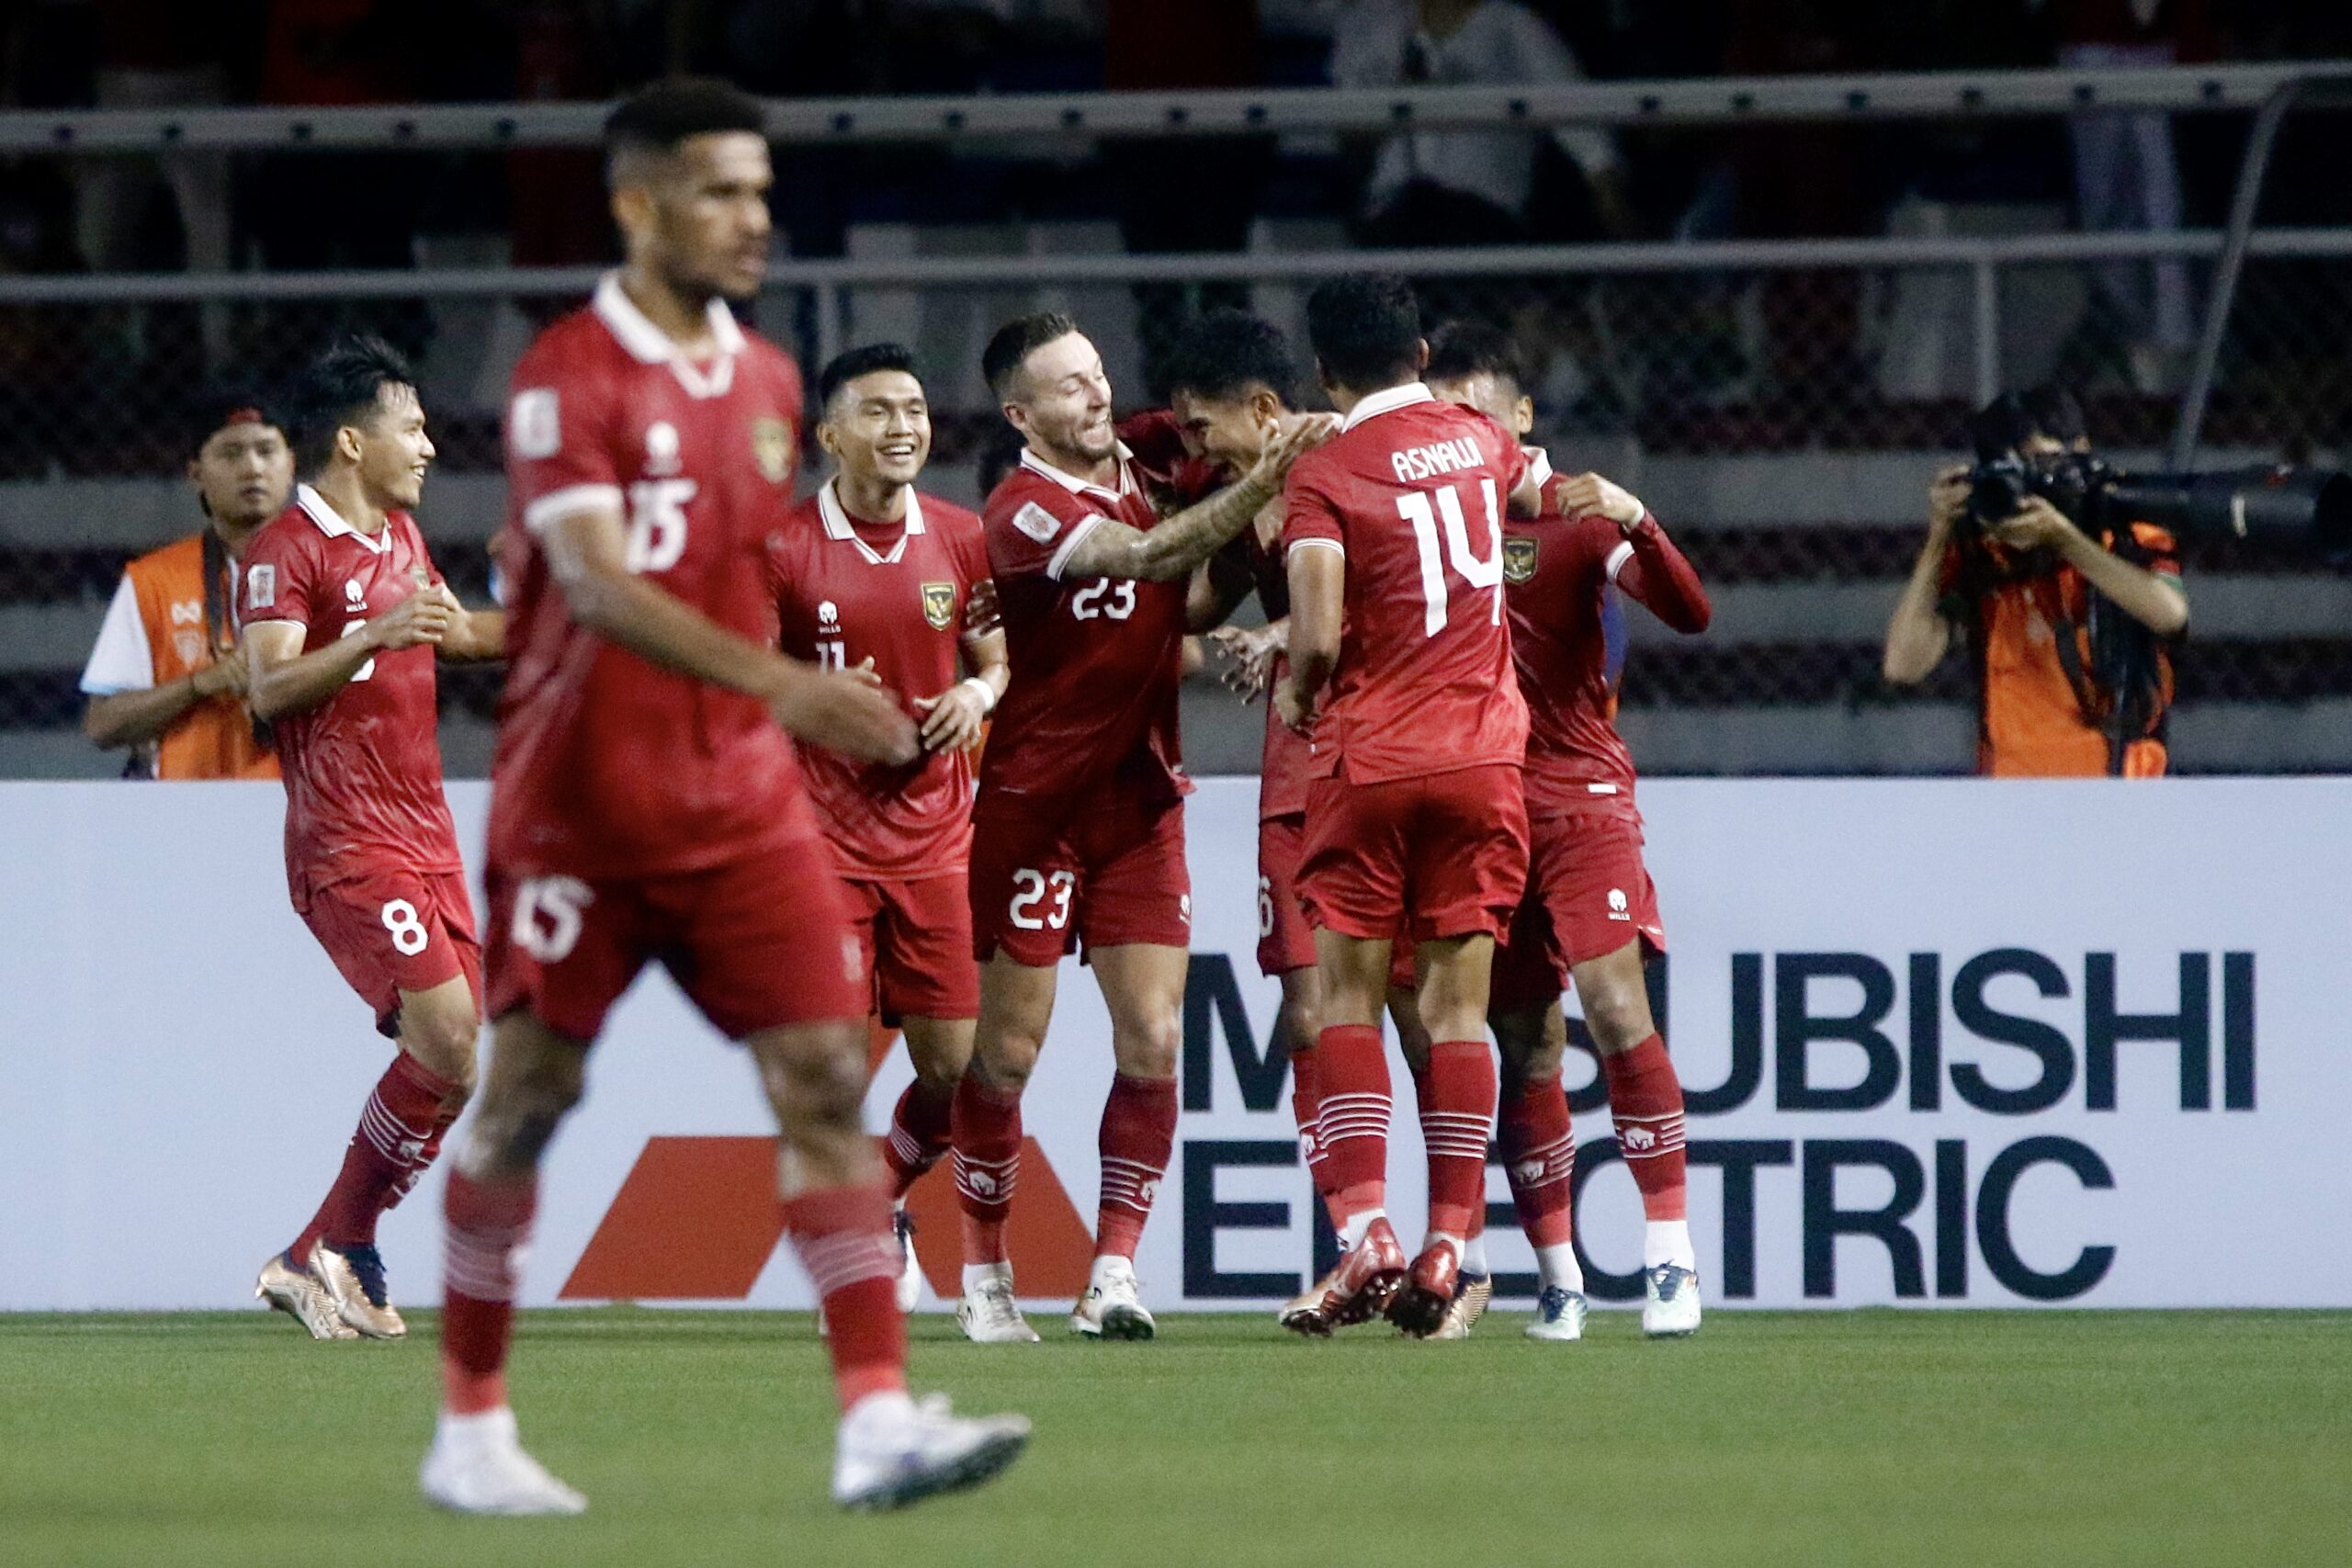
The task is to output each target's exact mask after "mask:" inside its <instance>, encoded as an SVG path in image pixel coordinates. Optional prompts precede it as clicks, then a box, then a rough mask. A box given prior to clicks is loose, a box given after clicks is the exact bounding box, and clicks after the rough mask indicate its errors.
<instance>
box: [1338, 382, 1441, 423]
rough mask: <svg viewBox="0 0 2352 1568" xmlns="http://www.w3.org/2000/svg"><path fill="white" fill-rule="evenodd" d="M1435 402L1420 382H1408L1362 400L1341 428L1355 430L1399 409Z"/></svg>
mask: <svg viewBox="0 0 2352 1568" xmlns="http://www.w3.org/2000/svg"><path fill="white" fill-rule="evenodd" d="M1435 401H1437V397H1436V395H1435V394H1434V393H1432V392H1431V391H1430V389H1428V388H1427V387H1425V386H1423V385H1422V384H1421V383H1420V382H1419V381H1408V382H1406V383H1405V384H1404V385H1403V386H1401V387H1386V388H1383V389H1381V390H1379V391H1377V392H1374V393H1373V394H1372V395H1371V396H1370V397H1367V398H1364V399H1363V400H1360V401H1358V402H1357V404H1356V406H1355V407H1353V408H1351V409H1350V410H1349V411H1348V417H1347V418H1345V419H1343V420H1341V421H1340V429H1341V430H1343V431H1347V430H1353V429H1354V428H1355V427H1356V426H1357V425H1359V424H1362V423H1363V422H1364V421H1365V420H1368V419H1377V418H1379V417H1380V416H1381V415H1382V414H1385V413H1393V412H1396V411H1397V410H1398V409H1405V408H1410V407H1412V406H1413V405H1414V404H1415V403H1433V402H1435Z"/></svg>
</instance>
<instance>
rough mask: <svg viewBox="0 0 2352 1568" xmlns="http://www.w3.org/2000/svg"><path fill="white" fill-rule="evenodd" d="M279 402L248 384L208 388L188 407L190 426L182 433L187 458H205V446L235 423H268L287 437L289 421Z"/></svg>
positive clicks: (223, 382)
mask: <svg viewBox="0 0 2352 1568" xmlns="http://www.w3.org/2000/svg"><path fill="white" fill-rule="evenodd" d="M277 402H278V400H277V399H276V398H274V397H272V396H271V395H270V394H269V393H268V392H267V391H266V389H263V388H261V387H259V386H256V385H254V384H252V383H250V382H246V381H242V380H221V381H214V382H212V383H210V384H209V385H207V386H206V387H205V388H204V389H202V390H201V391H199V392H198V393H197V394H196V397H195V398H194V400H191V401H190V402H189V404H188V406H187V424H186V425H185V426H184V427H183V431H182V434H183V435H184V437H185V439H186V442H187V455H188V456H189V457H200V456H202V455H203V452H204V446H205V443H207V442H209V441H210V440H211V439H212V438H213V437H214V436H216V435H218V434H220V433H221V432H222V431H224V430H226V429H228V428H229V426H231V425H232V424H266V425H268V426H270V427H271V428H272V429H275V430H277V432H278V433H279V434H284V433H285V430H286V421H285V417H284V414H283V413H282V412H281V411H280V410H279V408H278V406H277Z"/></svg>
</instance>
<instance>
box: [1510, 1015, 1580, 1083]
mask: <svg viewBox="0 0 2352 1568" xmlns="http://www.w3.org/2000/svg"><path fill="white" fill-rule="evenodd" d="M1553 1011H1555V1009H1550V1008H1546V1009H1540V1010H1527V1009H1521V1010H1512V1011H1510V1012H1498V1013H1496V1014H1495V1015H1494V1016H1493V1019H1492V1023H1493V1025H1494V1031H1495V1044H1496V1046H1497V1047H1498V1049H1499V1051H1500V1053H1501V1056H1502V1077H1503V1086H1504V1088H1505V1089H1515V1088H1516V1087H1518V1086H1519V1085H1521V1084H1523V1083H1527V1082H1529V1081H1531V1080H1533V1079H1540V1078H1547V1077H1554V1076H1555V1075H1556V1074H1557V1073H1558V1072H1559V1070H1560V1059H1561V1053H1562V1051H1563V1050H1564V1048H1565V1047H1566V1043H1567V1039H1566V1035H1565V1034H1564V1033H1561V1032H1557V1031H1555V1030H1552V1029H1548V1028H1546V1027H1545V1025H1546V1024H1547V1023H1548V1022H1549V1021H1550V1019H1549V1014H1550V1013H1552V1012H1553Z"/></svg>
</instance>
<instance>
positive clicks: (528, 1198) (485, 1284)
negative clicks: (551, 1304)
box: [441, 1170, 539, 1416]
mask: <svg viewBox="0 0 2352 1568" xmlns="http://www.w3.org/2000/svg"><path fill="white" fill-rule="evenodd" d="M538 1192H539V1187H538V1179H537V1177H526V1178H525V1179H522V1180H520V1181H476V1180H474V1179H472V1178H471V1177H469V1176H468V1175H467V1174H466V1173H465V1172H464V1171H462V1170H453V1171H451V1172H450V1173H449V1184H448V1186H447V1189H446V1190H444V1191H443V1193H442V1197H441V1213H442V1217H443V1220H444V1221H445V1223H446V1227H447V1240H446V1243H445V1245H444V1247H443V1249H442V1255H441V1283H442V1312H441V1387H442V1395H443V1400H444V1402H445V1404H447V1408H448V1410H449V1412H450V1413H451V1414H452V1415H457V1416H478V1415H480V1414H481V1412H483V1411H485V1410H496V1409H498V1408H499V1407H500V1406H501V1405H503V1404H505V1403H506V1346H507V1341H508V1339H509V1338H510V1337H511V1336H512V1335H513V1333H514V1327H515V1292H516V1290H517V1289H518V1288H519V1287H520V1284H521V1281H520V1280H519V1279H518V1277H517V1276H516V1273H515V1252H516V1250H517V1249H518V1248H520V1247H522V1246H523V1244H524V1243H525V1242H526V1241H527V1240H529V1239H530V1235H531V1214H532V1212H533V1210H534V1209H536V1208H537V1205H538Z"/></svg>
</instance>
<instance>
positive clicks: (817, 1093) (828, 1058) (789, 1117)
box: [757, 1033, 865, 1127]
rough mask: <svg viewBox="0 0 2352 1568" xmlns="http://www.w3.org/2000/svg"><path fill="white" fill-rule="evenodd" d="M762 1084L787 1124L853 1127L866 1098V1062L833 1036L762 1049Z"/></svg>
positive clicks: (777, 1116) (847, 1045) (776, 1044)
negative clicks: (846, 1124) (851, 1125)
mask: <svg viewBox="0 0 2352 1568" xmlns="http://www.w3.org/2000/svg"><path fill="white" fill-rule="evenodd" d="M757 1055H758V1057H759V1063H760V1080H761V1082H762V1084H763V1086H764V1087H765V1088H766V1089H767V1095H768V1101H769V1103H770V1104H771V1105H772V1106H774V1108H775V1114H776V1119H777V1120H778V1121H779V1122H783V1123H784V1124H785V1125H786V1126H787V1127H790V1126H795V1125H799V1126H831V1125H839V1124H842V1123H853V1124H854V1122H856V1121H857V1118H858V1110H859V1107H860V1105H861V1104H862V1103H863V1101H864V1100H865V1058H864V1057H863V1055H861V1054H860V1053H859V1052H858V1050H857V1049H856V1048H855V1046H854V1044H853V1043H849V1042H847V1041H846V1040H845V1039H837V1038H835V1037H834V1036H833V1035H832V1034H831V1033H826V1034H821V1035H814V1036H809V1037H806V1038H801V1039H797V1040H793V1041H790V1042H783V1043H775V1044H773V1045H768V1046H763V1048H761V1049H760V1050H759V1051H758V1052H757Z"/></svg>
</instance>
